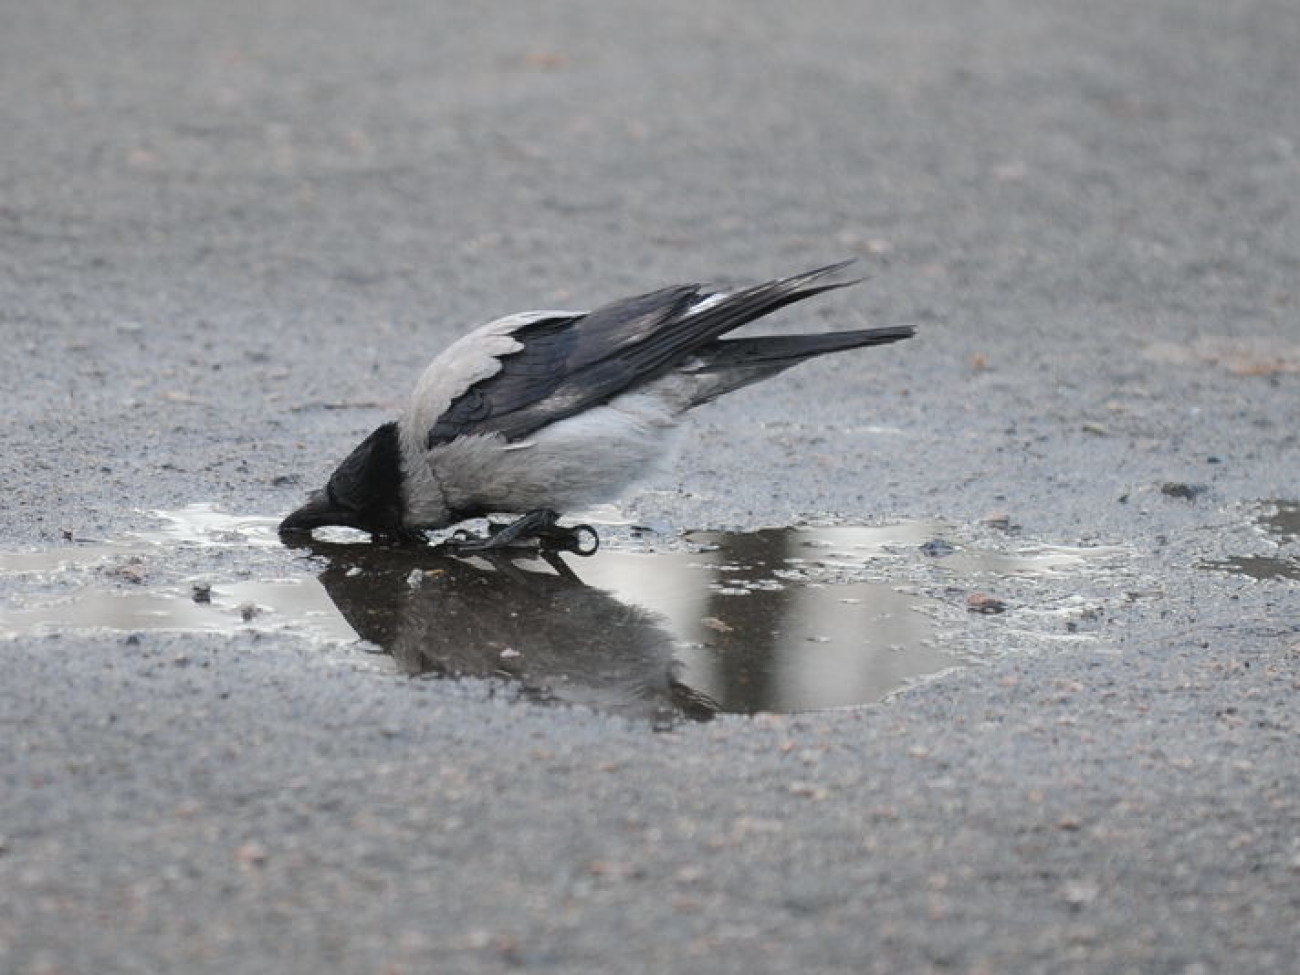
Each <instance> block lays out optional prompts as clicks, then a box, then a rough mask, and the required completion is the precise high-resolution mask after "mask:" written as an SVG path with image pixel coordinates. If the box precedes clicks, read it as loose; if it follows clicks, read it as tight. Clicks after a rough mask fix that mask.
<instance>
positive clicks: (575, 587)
mask: <svg viewBox="0 0 1300 975" xmlns="http://www.w3.org/2000/svg"><path fill="white" fill-rule="evenodd" d="M310 550H311V551H312V552H313V553H314V554H315V555H317V556H320V557H322V558H324V559H325V561H326V565H325V569H324V571H323V572H321V573H320V577H319V578H320V581H321V583H322V585H323V586H324V587H325V591H326V592H327V593H328V594H329V597H330V599H332V600H333V601H334V603H335V605H336V606H337V607H338V609H339V612H340V613H342V615H343V617H344V618H345V619H346V620H347V622H348V624H349V625H350V626H351V627H352V628H353V629H354V630H356V632H357V634H358V635H359V636H360V637H362V638H363V639H365V640H367V641H369V642H371V643H373V644H375V645H377V646H378V647H380V648H382V649H383V651H384V652H386V653H388V654H390V655H391V656H392V658H393V660H394V661H395V662H396V664H397V667H398V669H399V670H401V671H402V672H403V673H406V674H410V675H413V676H414V675H425V674H427V675H434V676H440V677H478V678H504V679H509V680H511V681H514V682H516V684H517V686H518V687H519V688H520V690H521V693H522V694H523V695H524V696H526V697H528V698H530V699H533V700H539V701H554V702H562V703H569V704H582V705H587V706H590V707H595V708H599V709H600V710H603V711H611V712H616V713H619V714H623V715H626V716H629V717H634V718H641V717H644V718H646V719H648V720H651V721H652V722H654V723H655V725H656V726H659V727H663V726H671V725H672V723H673V722H674V721H675V720H677V719H680V718H682V717H685V718H690V719H694V720H699V721H703V720H708V719H709V718H711V717H712V716H713V715H714V713H715V712H716V710H717V706H716V705H715V704H714V703H713V702H712V701H711V700H710V699H709V698H708V697H706V696H705V695H703V694H701V693H698V692H696V691H693V690H692V689H690V688H689V687H686V686H685V685H683V684H682V683H681V682H680V681H678V680H677V677H676V673H675V672H676V669H677V663H676V661H675V658H674V640H673V636H672V634H671V633H670V632H669V631H668V630H666V629H665V628H664V625H663V621H662V620H661V619H660V618H659V617H658V616H657V615H655V614H654V613H651V612H649V611H647V610H645V609H642V608H640V607H637V606H634V605H629V604H628V603H625V602H622V601H620V600H619V599H616V598H615V597H614V596H612V595H610V594H609V593H608V592H605V591H604V590H601V589H596V588H593V587H591V586H588V585H585V584H584V583H583V582H582V581H581V580H580V579H579V578H578V577H577V575H575V574H574V573H573V571H572V570H571V569H570V568H569V567H568V566H567V564H566V563H564V562H563V561H562V557H561V556H552V557H551V558H550V559H549V560H548V562H547V563H544V562H537V561H525V562H520V561H512V560H507V559H504V558H497V559H495V560H493V561H492V562H486V561H484V560H481V559H474V560H469V561H467V560H462V559H458V558H453V557H450V556H448V555H445V554H443V553H440V552H439V551H437V550H436V549H416V550H410V549H388V548H381V547H378V546H370V545H342V544H329V543H322V542H313V543H312V545H311V546H310ZM548 563H549V564H548Z"/></svg>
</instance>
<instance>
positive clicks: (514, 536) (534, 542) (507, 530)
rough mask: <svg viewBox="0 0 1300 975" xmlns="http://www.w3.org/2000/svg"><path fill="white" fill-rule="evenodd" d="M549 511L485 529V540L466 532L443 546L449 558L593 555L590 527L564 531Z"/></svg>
mask: <svg viewBox="0 0 1300 975" xmlns="http://www.w3.org/2000/svg"><path fill="white" fill-rule="evenodd" d="M559 518H560V516H559V515H558V514H556V513H555V512H554V511H552V510H550V509H549V508H539V509H537V510H536V511H530V512H528V513H527V514H525V515H523V516H522V517H520V518H517V519H515V520H514V521H512V522H510V523H509V524H507V525H489V526H488V534H487V536H486V537H484V536H482V535H473V534H470V533H469V532H467V531H464V530H461V531H458V532H456V533H455V534H454V535H452V536H451V538H449V539H447V541H446V542H444V543H443V545H444V546H446V548H447V549H448V551H450V552H451V554H453V555H491V554H500V553H502V552H507V551H515V550H521V549H522V550H527V551H537V552H542V553H553V552H572V553H573V554H574V555H583V556H587V555H595V554H596V549H598V548H600V536H599V535H597V534H596V529H594V528H592V527H591V526H590V525H574V526H573V527H572V528H567V527H565V526H564V525H561V524H559Z"/></svg>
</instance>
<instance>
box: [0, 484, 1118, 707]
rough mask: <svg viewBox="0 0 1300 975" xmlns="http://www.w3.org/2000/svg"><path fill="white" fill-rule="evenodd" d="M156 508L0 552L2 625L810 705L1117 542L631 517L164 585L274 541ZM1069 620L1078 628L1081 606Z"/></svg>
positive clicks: (683, 699) (924, 657) (952, 653)
mask: <svg viewBox="0 0 1300 975" xmlns="http://www.w3.org/2000/svg"><path fill="white" fill-rule="evenodd" d="M157 514H158V516H159V518H160V520H161V521H162V522H163V527H162V528H161V529H160V530H159V531H157V532H153V533H145V534H140V535H136V536H131V537H129V538H125V539H122V540H119V541H113V542H102V543H87V544H77V543H70V544H68V545H66V546H64V547H61V548H57V549H52V550H48V551H44V552H36V553H8V554H0V581H9V582H12V581H13V580H15V579H21V578H24V577H33V576H34V577H35V578H36V579H37V581H38V582H39V583H41V585H38V586H36V587H35V590H34V591H31V590H32V587H28V590H29V591H25V592H20V593H13V594H11V596H10V598H8V599H0V636H5V635H7V636H11V637H12V636H14V635H20V634H38V633H44V632H51V631H55V632H66V631H75V630H79V629H88V628H107V629H111V630H118V631H126V632H140V631H146V630H169V631H182V632H225V633H232V632H240V631H243V630H247V629H254V630H259V631H278V632H287V633H294V634H298V635H301V636H305V637H308V638H311V639H315V640H318V641H321V642H323V643H349V642H352V641H355V640H356V639H357V638H358V637H360V638H362V639H363V640H365V641H367V644H366V645H367V646H373V647H374V648H375V649H376V652H382V653H384V654H387V655H389V656H391V658H392V659H393V661H394V662H395V664H396V667H397V669H398V670H399V671H400V672H402V673H404V674H408V675H411V676H424V675H428V676H437V677H478V678H493V679H504V680H507V681H509V682H510V683H509V685H508V686H509V687H511V688H513V689H514V690H515V691H516V692H517V693H518V694H520V695H521V696H523V697H525V698H528V699H531V700H541V701H560V702H567V703H577V704H586V705H590V706H594V707H598V708H601V709H605V710H613V711H619V712H623V713H629V714H646V715H651V716H653V717H655V718H656V720H657V719H659V718H661V717H662V716H663V715H664V714H669V715H674V714H675V715H682V714H685V715H689V716H691V717H695V718H707V717H710V716H712V715H713V714H715V713H718V712H729V713H746V714H748V713H754V712H759V711H775V712H794V711H809V710H821V709H827V708H839V707H851V706H857V705H861V704H864V703H869V702H873V701H878V700H881V699H882V698H884V697H887V696H888V695H890V694H891V693H893V692H894V691H896V690H898V689H899V688H900V687H902V686H904V685H906V684H907V683H908V682H910V681H914V680H917V679H919V678H922V677H925V676H927V675H932V674H935V673H937V672H940V671H943V670H946V669H948V668H951V667H955V666H959V665H961V664H963V663H965V662H968V661H969V659H970V654H969V649H970V648H969V646H967V645H964V644H963V641H962V639H961V638H960V632H961V631H962V629H963V628H967V629H969V628H971V627H979V626H983V627H989V626H995V625H996V623H995V621H992V620H990V621H988V622H984V621H978V622H973V621H971V619H970V614H968V613H966V612H965V608H964V607H965V594H966V593H968V592H970V591H974V590H977V589H980V588H982V587H983V588H988V587H990V586H992V585H995V584H998V583H1001V584H1003V585H1011V584H1013V581H1014V580H1016V579H1021V580H1031V582H1030V583H1029V584H1031V585H1039V586H1041V585H1044V584H1045V582H1046V581H1047V580H1051V579H1053V578H1061V579H1064V580H1066V581H1067V583H1069V584H1070V585H1071V587H1072V586H1073V581H1072V580H1073V579H1075V578H1077V577H1078V576H1079V575H1080V573H1083V572H1085V571H1086V570H1088V569H1089V568H1090V567H1092V566H1094V565H1095V564H1096V563H1098V562H1099V561H1104V560H1106V559H1113V558H1116V557H1122V556H1123V553H1122V551H1121V550H1119V549H1073V548H1065V547H1047V546H1035V547H1022V548H1019V549H1016V550H1015V551H994V550H991V549H982V548H979V547H976V546H973V545H969V544H954V543H952V542H951V541H948V538H949V537H950V535H951V532H950V531H949V530H948V528H947V526H944V525H943V524H941V523H938V522H912V523H906V524H901V525H889V526H881V527H799V528H787V529H768V530H761V531H755V532H747V533H695V534H691V535H688V536H686V538H685V540H684V541H685V548H684V549H683V547H682V545H680V544H675V543H674V544H671V545H669V546H668V548H669V550H667V551H650V550H649V549H648V546H647V547H646V550H643V551H627V550H624V551H620V550H619V543H622V544H624V545H626V546H632V545H644V544H645V543H644V542H638V541H637V540H636V539H635V538H631V537H628V536H626V535H625V536H620V537H619V538H618V539H616V540H615V543H614V544H609V545H607V546H606V547H604V548H602V549H601V551H600V552H599V553H597V554H596V555H595V556H594V557H591V558H577V557H574V556H564V557H562V559H559V560H555V561H553V562H552V563H550V564H548V563H546V562H543V561H541V560H522V561H520V560H517V561H513V562H509V563H496V564H489V563H488V562H486V561H483V560H479V559H471V560H461V559H452V558H448V557H445V556H442V555H440V554H438V553H437V552H436V551H434V550H433V549H419V550H416V551H406V550H392V549H385V548H380V547H376V546H372V545H369V544H364V543H362V544H343V543H340V542H331V541H317V542H313V543H312V545H311V546H310V548H308V549H304V550H302V552H303V556H304V558H303V561H304V562H305V563H306V564H307V565H308V566H309V567H310V568H311V569H312V570H313V571H314V572H315V573H316V575H315V577H312V576H303V575H298V576H294V577H291V578H282V579H260V580H239V579H236V580H232V581H225V582H223V581H219V580H217V579H211V580H210V581H209V580H208V579H203V580H193V581H191V580H187V581H184V582H182V583H178V584H174V585H156V586H155V585H149V584H148V578H147V576H141V575H140V574H136V575H133V568H132V567H133V565H135V564H136V563H142V562H143V557H142V556H143V555H145V554H147V555H149V556H150V558H152V559H154V560H155V561H157V560H162V559H166V558H167V557H169V556H172V557H174V556H175V555H176V553H177V552H178V551H182V550H184V549H185V547H192V546H202V547H204V548H208V547H214V546H215V547H222V548H230V549H236V550H240V549H242V550H247V547H248V546H250V545H252V546H278V545H279V544H280V542H279V540H278V538H277V537H276V536H275V534H274V520H273V519H269V518H236V517H233V516H230V515H224V514H221V513H219V512H216V511H215V510H213V509H212V508H211V507H210V506H193V507H191V508H187V509H184V510H183V511H180V512H170V513H168V512H159V513H157ZM133 560H134V561H133ZM227 561H229V560H227ZM52 590H53V591H52ZM0 594H2V591H0ZM1071 598H1077V597H1071ZM1062 605H1064V606H1065V608H1064V609H1062V610H1060V611H1059V612H1062V613H1065V614H1066V615H1070V614H1074V615H1075V616H1082V615H1084V614H1082V613H1081V612H1077V609H1078V607H1074V608H1073V609H1072V608H1070V606H1069V605H1066V604H1062ZM1050 612H1058V611H1057V610H1051V611H1050ZM1059 629H1060V631H1061V632H1060V636H1061V637H1062V638H1065V637H1066V636H1068V637H1069V638H1077V637H1078V633H1077V628H1076V627H1074V626H1073V624H1071V627H1070V628H1069V629H1067V628H1065V627H1063V626H1061V627H1059ZM1006 632H1010V630H1009V629H1008V630H1007V631H1006Z"/></svg>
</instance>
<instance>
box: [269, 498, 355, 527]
mask: <svg viewBox="0 0 1300 975" xmlns="http://www.w3.org/2000/svg"><path fill="white" fill-rule="evenodd" d="M354 518H355V516H354V515H353V513H352V512H349V511H344V510H342V509H340V508H336V507H334V506H333V505H332V504H330V499H329V495H328V494H326V493H325V492H324V491H313V492H312V494H311V497H310V498H308V499H307V503H306V504H304V505H303V506H302V507H301V508H299V509H298V510H297V511H294V512H293V513H291V514H290V515H289V516H288V517H287V518H285V519H284V521H282V522H280V534H281V535H309V534H311V530H312V529H313V528H321V527H323V526H325V525H350V524H352V523H353V521H354Z"/></svg>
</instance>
